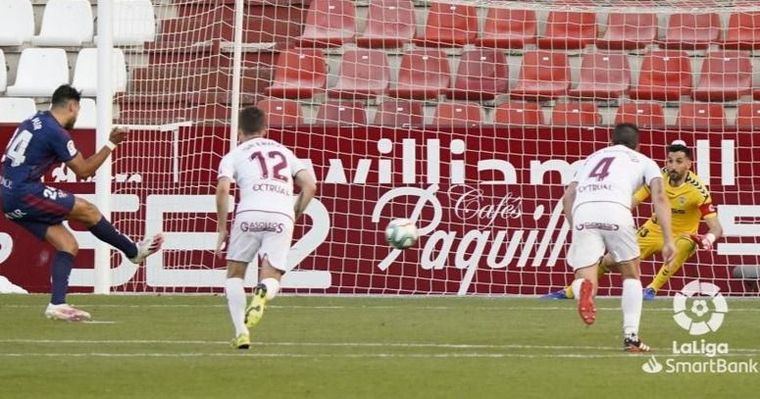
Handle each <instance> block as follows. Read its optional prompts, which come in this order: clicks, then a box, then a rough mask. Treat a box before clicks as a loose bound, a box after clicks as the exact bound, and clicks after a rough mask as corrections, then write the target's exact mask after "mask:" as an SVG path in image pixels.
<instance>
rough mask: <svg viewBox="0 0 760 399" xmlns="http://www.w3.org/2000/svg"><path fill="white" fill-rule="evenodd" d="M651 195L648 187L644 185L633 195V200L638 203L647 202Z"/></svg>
mask: <svg viewBox="0 0 760 399" xmlns="http://www.w3.org/2000/svg"><path fill="white" fill-rule="evenodd" d="M650 195H651V192H650V191H649V187H648V186H646V185H643V186H641V187H639V189H638V190H637V191H636V192H635V193H634V194H633V198H634V199H635V200H636V202H638V203H642V202H644V201H646V200H647V199H648V198H649V196H650Z"/></svg>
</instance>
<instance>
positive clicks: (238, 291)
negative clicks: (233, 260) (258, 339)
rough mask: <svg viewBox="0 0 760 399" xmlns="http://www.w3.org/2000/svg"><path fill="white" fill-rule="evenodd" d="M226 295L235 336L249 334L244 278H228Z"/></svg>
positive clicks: (225, 288)
mask: <svg viewBox="0 0 760 399" xmlns="http://www.w3.org/2000/svg"><path fill="white" fill-rule="evenodd" d="M224 293H225V294H226V295H227V306H228V307H229V308H230V316H231V317H232V324H234V325H235V335H240V334H243V333H246V334H247V333H248V328H247V327H246V326H245V289H244V288H243V279H242V278H235V277H233V278H228V279H227V281H225V282H224Z"/></svg>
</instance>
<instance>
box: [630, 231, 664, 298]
mask: <svg viewBox="0 0 760 399" xmlns="http://www.w3.org/2000/svg"><path fill="white" fill-rule="evenodd" d="M650 223H651V222H647V223H646V224H645V225H644V226H642V227H641V228H640V229H639V231H638V232H637V233H636V235H637V236H638V241H639V250H640V251H641V256H640V257H639V259H640V260H647V259H649V258H651V257H652V256H653V255H654V254H656V253H658V252H660V251H662V244H663V237H662V233H661V232H660V231H659V230H657V229H652V228H650V226H649V224H650ZM655 295H656V292H655V290H653V289H651V288H644V300H645V301H651V300H654V298H655Z"/></svg>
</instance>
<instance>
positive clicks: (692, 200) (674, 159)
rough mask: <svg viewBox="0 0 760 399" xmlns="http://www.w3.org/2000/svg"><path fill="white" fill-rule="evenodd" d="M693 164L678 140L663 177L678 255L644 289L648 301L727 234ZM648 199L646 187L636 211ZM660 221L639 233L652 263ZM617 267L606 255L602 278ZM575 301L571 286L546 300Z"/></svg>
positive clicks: (653, 220)
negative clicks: (699, 252) (702, 230)
mask: <svg viewBox="0 0 760 399" xmlns="http://www.w3.org/2000/svg"><path fill="white" fill-rule="evenodd" d="M691 162H692V154H691V149H690V148H689V147H687V146H686V143H685V142H683V141H681V140H676V141H674V142H673V143H672V144H671V145H669V146H668V159H667V164H666V166H665V168H663V169H662V177H663V179H664V180H665V181H666V182H667V183H666V184H665V193H666V195H667V197H668V200H669V201H670V207H671V213H672V222H671V223H672V228H673V237H674V239H675V246H676V254H675V257H674V258H673V261H672V262H670V263H668V264H664V265H662V267H660V270H659V272H657V276H656V277H655V278H654V280H652V282H651V283H650V284H649V285H648V286H647V287H646V288H644V293H643V295H644V299H645V300H652V299H654V297H655V296H656V295H657V291H658V290H660V288H662V286H663V285H665V283H666V282H667V281H668V279H669V278H670V276H672V275H674V274H675V273H676V272H678V270H679V269H680V268H681V266H683V264H684V262H686V260H687V259H689V257H691V255H693V254H694V252H696V250H697V246H699V247H701V248H702V249H706V250H709V249H711V248H712V245H713V243H714V242H715V240H717V239H718V238H720V236H721V234H723V228H722V227H721V225H720V222H719V221H718V214H717V213H716V211H715V207H714V206H713V204H712V198H710V192H709V191H707V188H706V187H705V185H704V183H702V180H701V179H700V178H699V176H697V174H696V173H694V172H692V171H691ZM647 198H649V190H648V188H647V187H646V186H643V187H642V188H641V189H640V190H639V191H638V192H636V193H635V194H634V198H633V203H632V207H635V206H636V205H638V204H640V203H641V202H643V201H645V200H646V199H647ZM656 219H657V218H656V217H655V215H652V217H651V218H650V219H649V220H647V222H646V223H644V225H643V226H641V227H640V228H639V230H638V233H637V234H638V243H639V249H640V250H641V259H648V258H650V257H651V256H652V255H654V254H655V253H658V252H660V251H661V250H662V243H663V239H662V231H661V230H660V226H659V225H658V224H657V220H656ZM700 220H704V221H705V224H707V227H708V228H709V232H708V233H706V234H704V235H700V234H697V230H698V229H699V221H700ZM613 263H614V262H613V261H612V259H611V258H610V255H609V254H607V255H605V257H604V258H602V260H601V262H600V267H599V276H600V277H601V276H602V275H603V274H605V273H607V271H608V270H609V269H608V267H609V266H610V265H612V264H613ZM573 297H574V294H573V290H572V288H571V287H570V286H567V287H565V288H563V289H561V290H559V291H555V292H551V293H549V294H547V295H545V296H544V298H550V299H571V298H573Z"/></svg>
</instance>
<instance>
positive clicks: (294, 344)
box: [0, 339, 760, 353]
mask: <svg viewBox="0 0 760 399" xmlns="http://www.w3.org/2000/svg"><path fill="white" fill-rule="evenodd" d="M13 343H18V344H56V345H63V344H80V345H84V344H107V345H114V344H127V345H135V344H136V345H140V344H162V345H228V344H229V342H228V341H204V340H158V339H156V340H150V339H145V340H79V339H62V340H54V339H41V340H36V339H0V344H13ZM253 345H254V346H256V347H266V346H287V347H365V348H367V347H392V348H446V349H545V350H618V349H620V347H617V346H615V347H611V346H583V345H530V344H502V345H492V344H453V343H426V342H255V343H254V344H253ZM731 352H744V353H760V348H731Z"/></svg>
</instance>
